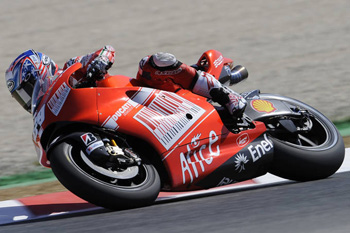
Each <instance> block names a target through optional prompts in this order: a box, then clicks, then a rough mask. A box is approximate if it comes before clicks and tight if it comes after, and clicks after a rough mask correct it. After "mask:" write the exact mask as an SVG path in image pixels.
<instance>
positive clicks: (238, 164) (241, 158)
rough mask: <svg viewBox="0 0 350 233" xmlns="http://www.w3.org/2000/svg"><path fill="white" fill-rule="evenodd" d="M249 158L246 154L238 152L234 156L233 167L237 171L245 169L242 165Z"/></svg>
mask: <svg viewBox="0 0 350 233" xmlns="http://www.w3.org/2000/svg"><path fill="white" fill-rule="evenodd" d="M248 162H249V160H248V158H247V156H245V155H244V154H243V153H238V154H236V156H235V167H236V169H235V170H236V171H238V172H239V173H240V172H241V171H243V170H245V167H244V165H245V164H246V163H248Z"/></svg>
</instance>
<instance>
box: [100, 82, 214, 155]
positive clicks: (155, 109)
mask: <svg viewBox="0 0 350 233" xmlns="http://www.w3.org/2000/svg"><path fill="white" fill-rule="evenodd" d="M117 95H118V96H119V97H120V96H121V95H124V98H116V96H117ZM97 105H98V112H99V122H100V124H101V126H103V127H105V128H110V129H113V130H118V131H119V132H122V133H126V134H128V135H132V136H135V137H139V138H142V139H143V140H145V141H147V142H148V143H149V144H151V145H153V146H154V148H155V149H156V151H157V152H159V154H162V153H164V152H166V151H168V150H169V149H171V148H172V147H173V146H174V145H176V144H177V142H179V141H181V138H182V137H183V135H184V134H185V133H186V132H187V131H189V130H191V128H193V127H194V126H195V125H196V124H197V123H198V122H200V121H201V119H203V118H205V117H206V116H207V114H208V113H209V112H210V111H212V110H213V107H212V105H210V104H209V103H207V102H206V101H203V98H198V97H197V96H196V95H187V94H186V99H185V98H183V97H181V96H180V95H177V94H175V93H171V92H166V91H160V90H156V89H152V88H145V87H140V88H137V87H135V88H117V89H116V88H101V89H99V90H98V102H97ZM213 120H215V121H217V119H213ZM135 129H137V130H135Z"/></svg>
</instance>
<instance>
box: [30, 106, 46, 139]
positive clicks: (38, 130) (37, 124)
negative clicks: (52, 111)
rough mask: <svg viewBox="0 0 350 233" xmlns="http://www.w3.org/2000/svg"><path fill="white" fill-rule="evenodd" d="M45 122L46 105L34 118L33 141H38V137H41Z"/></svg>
mask: <svg viewBox="0 0 350 233" xmlns="http://www.w3.org/2000/svg"><path fill="white" fill-rule="evenodd" d="M44 121H45V105H43V106H42V107H41V109H40V110H39V111H37V113H36V115H35V116H34V119H33V123H34V127H33V135H32V136H33V139H34V140H36V139H37V137H38V136H39V137H40V136H41V134H42V132H43V129H42V127H41V126H42V124H43V123H44Z"/></svg>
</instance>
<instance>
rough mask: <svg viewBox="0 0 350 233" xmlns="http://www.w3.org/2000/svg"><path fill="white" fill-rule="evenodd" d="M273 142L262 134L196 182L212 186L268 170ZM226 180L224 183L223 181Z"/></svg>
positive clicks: (249, 177) (240, 179)
mask: <svg viewBox="0 0 350 233" xmlns="http://www.w3.org/2000/svg"><path fill="white" fill-rule="evenodd" d="M273 148H274V146H273V143H272V141H271V140H269V139H268V137H267V135H266V134H263V135H260V136H259V137H258V138H256V139H255V140H254V141H252V142H251V143H249V145H248V146H246V147H244V148H243V149H242V150H240V151H238V152H237V153H236V154H235V155H234V156H230V158H229V159H228V160H227V161H226V162H224V163H223V164H222V165H220V166H219V167H218V168H217V169H216V170H215V171H213V172H211V173H210V174H209V175H208V176H206V177H205V178H204V179H202V180H200V181H199V182H197V183H196V186H199V187H201V188H211V187H216V186H221V185H224V184H227V183H228V182H229V183H236V182H239V181H244V180H249V179H252V178H255V177H258V176H262V175H264V174H266V173H267V172H268V168H269V167H268V166H267V165H268V164H270V163H271V161H272V158H273ZM223 182H224V183H223Z"/></svg>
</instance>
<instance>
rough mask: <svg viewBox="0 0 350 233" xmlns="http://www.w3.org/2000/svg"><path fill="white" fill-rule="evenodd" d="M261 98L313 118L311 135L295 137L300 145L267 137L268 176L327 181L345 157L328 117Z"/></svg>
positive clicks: (293, 102) (289, 101) (268, 96)
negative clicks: (271, 152)
mask: <svg viewBox="0 0 350 233" xmlns="http://www.w3.org/2000/svg"><path fill="white" fill-rule="evenodd" d="M261 98H262V99H266V100H269V99H274V100H280V101H282V102H285V103H286V104H288V105H291V106H297V107H299V108H301V109H304V110H307V111H308V112H309V113H311V114H312V115H313V117H312V122H313V127H312V129H311V131H310V132H308V133H305V134H304V133H300V134H299V135H298V137H299V138H300V140H301V142H302V143H301V144H297V143H295V142H293V140H290V141H289V140H288V139H286V138H278V136H276V135H274V136H270V139H271V140H272V141H273V144H274V159H273V162H272V166H271V168H270V171H269V172H270V173H272V174H274V175H277V176H280V177H283V178H286V179H290V180H297V181H309V180H316V179H323V178H326V177H328V176H331V175H332V174H334V173H335V172H336V171H337V170H338V169H339V167H340V166H341V164H342V163H343V160H344V156H345V147H344V142H343V138H342V137H341V136H340V134H339V132H338V130H337V128H336V127H335V126H334V124H333V123H332V122H331V121H330V120H329V119H328V118H327V117H325V116H324V115H323V114H322V113H320V112H319V111H317V110H316V109H314V108H313V107H311V106H309V105H307V104H305V103H303V102H301V101H298V100H295V99H292V98H289V97H282V96H278V95H271V94H262V95H261ZM265 123H266V122H265Z"/></svg>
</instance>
